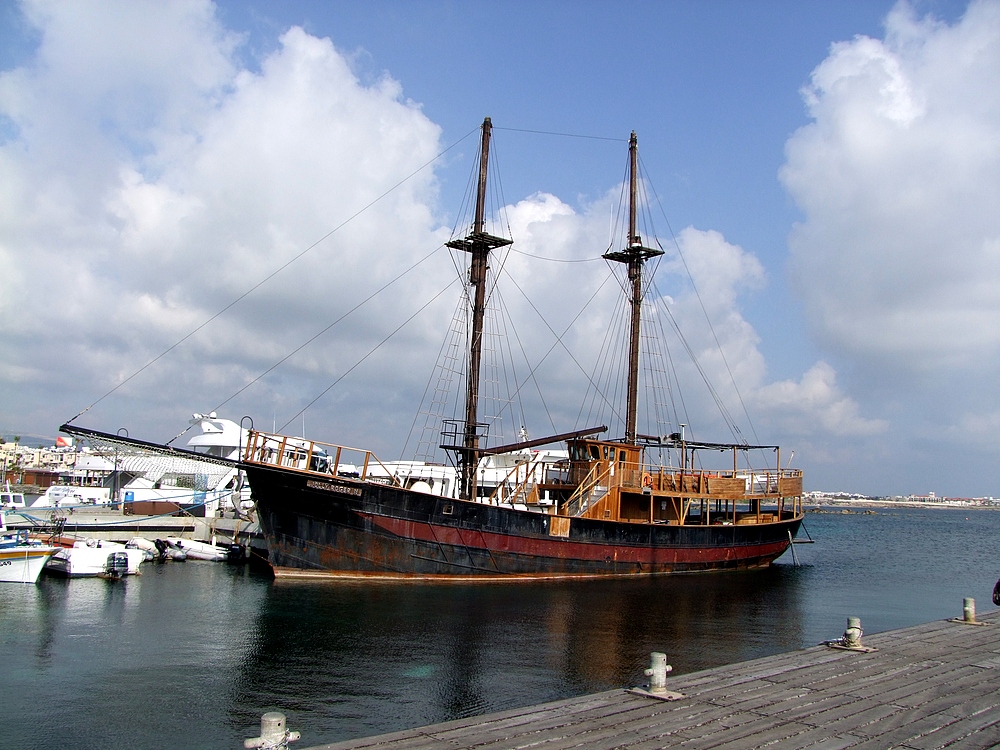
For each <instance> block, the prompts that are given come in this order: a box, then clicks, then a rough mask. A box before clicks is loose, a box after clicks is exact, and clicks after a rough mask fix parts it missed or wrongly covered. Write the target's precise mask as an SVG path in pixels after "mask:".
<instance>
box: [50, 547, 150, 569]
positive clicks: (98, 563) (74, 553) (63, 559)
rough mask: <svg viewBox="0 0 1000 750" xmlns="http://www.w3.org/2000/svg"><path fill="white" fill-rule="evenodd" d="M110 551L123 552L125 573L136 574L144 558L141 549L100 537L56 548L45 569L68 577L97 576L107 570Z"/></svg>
mask: <svg viewBox="0 0 1000 750" xmlns="http://www.w3.org/2000/svg"><path fill="white" fill-rule="evenodd" d="M112 552H123V553H125V556H126V558H127V559H128V566H127V568H126V573H125V575H130V576H134V575H138V573H139V565H140V564H141V563H142V562H143V561H144V560H145V559H146V557H145V553H144V552H143V551H142V550H141V549H131V548H129V547H126V546H125V545H124V544H119V543H118V542H105V541H103V540H100V539H80V540H77V541H76V542H74V543H73V546H72V547H66V548H63V549H60V550H57V551H56V553H55V554H54V555H52V557H51V558H50V559H49V561H48V563H46V565H45V570H46V571H48V572H49V573H53V574H55V575H61V576H66V577H68V578H84V577H88V576H90V577H93V576H99V575H101V574H102V573H105V572H107V564H108V556H109V555H110V554H111V553H112Z"/></svg>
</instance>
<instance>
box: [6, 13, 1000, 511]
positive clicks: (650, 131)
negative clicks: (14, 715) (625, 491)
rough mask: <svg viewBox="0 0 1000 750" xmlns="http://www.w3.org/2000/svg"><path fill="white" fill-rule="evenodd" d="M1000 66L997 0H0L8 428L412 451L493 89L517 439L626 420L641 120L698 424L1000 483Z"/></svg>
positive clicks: (826, 468)
mask: <svg viewBox="0 0 1000 750" xmlns="http://www.w3.org/2000/svg"><path fill="white" fill-rule="evenodd" d="M998 74H1000V2H997V1H994V0H979V1H976V2H972V3H966V2H946V1H945V0H913V1H912V2H909V3H905V2H903V3H893V2H879V1H878V0H865V1H864V2H850V1H849V0H845V1H842V2H823V1H821V0H812V1H811V2H783V1H782V0H773V1H772V2H767V3H749V2H742V1H740V2H737V1H736V0H732V1H727V0H718V1H717V2H712V3H703V2H683V1H677V2H616V3H610V2H568V1H567V2H562V1H559V0H548V1H543V2H496V3H477V2H445V1H444V0H441V1H440V2H431V1H430V0H424V1H422V2H391V1H388V0H384V1H379V0H375V1H373V2H351V1H350V0H342V1H341V2H337V3H320V2H295V1H294V0H290V1H289V2H281V3H278V2H265V1H263V0H259V1H256V2H255V1H250V2H219V3H214V4H213V3H211V2H206V1H204V0H186V1H183V2H142V1H140V0H136V1H134V2H87V1H81V2H75V3H63V2H53V1H49V0H32V1H30V2H20V3H15V2H5V3H2V4H0V434H4V435H6V436H7V437H8V439H9V438H10V436H12V435H15V434H16V435H21V436H35V437H46V438H53V439H54V437H55V435H56V433H57V431H58V427H59V425H61V424H62V423H64V422H66V421H67V420H70V419H71V418H74V417H75V419H76V421H75V424H79V425H82V426H85V427H92V428H94V429H98V430H103V431H107V432H115V431H116V430H119V429H122V428H124V429H125V430H127V431H128V433H129V434H130V435H131V436H132V437H138V438H142V439H145V440H152V441H156V442H162V441H165V440H168V439H170V438H172V437H174V436H175V435H176V434H177V433H179V432H181V431H182V430H183V429H184V428H185V427H186V426H187V421H188V419H189V418H190V415H191V413H193V412H206V411H209V410H213V409H215V410H217V411H218V412H219V414H220V415H221V416H228V417H230V418H233V419H236V420H239V419H240V418H241V417H242V416H244V415H246V416H249V417H251V418H252V419H253V420H254V424H255V425H256V426H257V427H260V428H271V427H281V426H282V425H283V424H285V423H287V422H290V424H289V426H288V427H287V430H288V431H291V432H296V433H305V434H307V435H308V436H309V437H311V438H314V439H318V440H326V441H331V442H336V443H341V444H347V445H354V446H360V447H365V448H372V449H373V450H375V452H376V453H377V454H378V455H379V456H382V457H385V458H386V459H393V458H398V457H407V456H406V455H405V452H406V451H407V450H409V449H410V448H411V445H412V442H413V439H414V438H413V436H414V425H416V424H418V420H419V415H418V412H420V411H421V409H422V407H421V404H422V403H426V399H424V395H425V392H432V391H433V387H431V388H430V391H428V384H429V383H432V378H434V377H436V375H435V372H436V371H435V370H434V369H433V368H434V363H435V361H436V360H437V357H438V352H439V351H441V350H442V343H443V342H444V341H445V340H446V335H447V332H448V330H449V328H450V326H451V325H452V316H453V313H454V311H455V309H456V305H457V304H458V303H459V300H460V295H461V285H460V283H459V282H458V278H459V277H460V276H461V274H460V273H456V267H455V261H454V259H453V258H452V257H451V256H449V255H448V254H447V252H446V251H445V250H443V249H442V247H441V246H442V243H443V242H444V241H446V240H447V239H448V238H449V237H450V236H452V233H453V231H454V230H455V228H456V226H457V228H458V233H459V234H461V233H463V232H464V231H466V230H467V225H463V224H462V222H463V221H464V220H465V219H464V218H463V216H464V215H463V213H462V210H461V209H462V206H463V201H464V200H465V196H466V190H467V187H468V184H469V179H470V174H471V173H472V170H473V169H474V167H475V162H476V158H477V151H478V137H479V136H478V132H479V131H478V128H479V126H480V124H481V123H482V121H483V118H484V117H487V116H488V117H490V118H491V120H492V123H493V126H494V133H493V136H494V137H493V142H492V154H493V156H494V157H495V159H496V165H495V167H494V166H492V165H491V169H493V170H494V171H493V173H492V174H493V175H494V179H495V185H496V186H498V188H499V190H498V191H497V192H496V193H494V194H493V195H492V197H491V204H490V205H491V206H492V207H493V210H491V213H490V220H491V222H492V224H491V226H495V227H496V228H497V231H500V232H502V233H504V234H508V233H509V234H510V236H511V237H512V239H513V240H514V245H513V248H514V249H513V251H512V252H509V253H507V254H505V255H503V256H502V262H501V259H500V258H498V260H497V262H496V263H495V264H494V265H495V266H496V267H495V268H494V272H495V273H497V276H498V289H502V290H503V291H502V297H500V296H499V295H500V292H499V291H498V292H497V294H498V297H497V300H500V299H502V305H503V309H504V310H505V311H506V313H507V315H509V319H510V321H512V325H513V326H516V329H517V334H516V337H515V338H514V339H513V340H514V341H515V342H516V343H515V345H514V347H513V348H514V349H516V350H517V351H516V353H517V354H518V355H519V356H523V360H524V364H522V365H521V366H520V367H521V369H520V375H519V376H518V379H517V382H518V383H521V382H522V380H523V379H524V376H525V374H526V373H527V372H529V371H530V372H531V373H532V376H533V377H532V378H531V379H530V381H531V382H530V383H527V382H526V383H525V385H524V387H523V388H522V389H521V390H520V391H519V392H518V393H519V396H520V397H523V398H524V400H525V404H524V411H523V414H522V413H519V414H518V415H517V416H516V417H512V419H510V420H508V421H507V425H506V427H505V430H506V432H505V433H504V434H505V435H506V437H507V438H508V439H509V438H512V437H513V433H512V430H513V429H515V425H513V424H512V421H514V422H517V421H523V422H524V426H525V427H526V429H527V430H528V432H529V434H531V435H532V436H533V437H534V436H540V435H544V434H551V433H552V432H564V431H568V430H572V429H578V428H581V427H589V426H591V425H590V424H589V423H588V424H583V423H582V422H583V421H586V420H587V419H588V418H590V417H591V416H592V415H591V413H590V412H589V411H588V409H587V407H586V406H585V404H586V403H587V401H586V398H587V396H586V395H585V394H586V393H587V389H588V386H589V384H590V383H591V382H594V381H595V378H594V376H593V375H592V374H588V372H587V371H588V368H590V369H593V368H594V367H595V366H599V363H600V362H601V361H602V360H601V359H600V357H601V355H600V349H601V344H602V342H603V341H604V340H605V338H606V333H607V331H608V330H610V328H611V323H612V322H613V321H614V320H616V318H615V312H614V311H615V309H616V305H618V304H619V302H620V299H618V301H616V298H620V296H621V295H620V290H619V289H618V287H617V283H615V282H614V280H613V279H611V277H610V273H611V272H610V270H609V268H608V265H607V264H606V263H604V261H602V260H600V256H601V254H602V253H603V252H605V251H606V250H607V249H608V248H609V247H610V246H612V245H613V243H614V242H615V238H614V237H613V236H612V235H611V234H610V233H609V226H611V217H612V216H613V215H614V211H615V207H616V205H617V201H618V198H619V196H620V193H621V183H622V179H623V175H624V166H625V162H626V149H627V139H628V136H629V133H630V132H631V131H633V130H634V131H635V132H636V133H637V137H638V139H639V153H640V158H641V165H642V170H643V177H644V182H643V186H644V189H645V191H646V194H647V195H648V196H650V198H651V205H650V209H649V217H650V218H651V221H652V227H651V228H649V227H646V225H645V224H644V225H643V226H644V229H643V232H644V233H647V234H648V233H649V232H653V233H654V234H655V237H656V238H658V239H659V241H660V242H661V243H662V245H663V247H664V250H665V255H664V256H663V258H662V259H661V261H660V262H659V263H658V264H657V266H656V269H655V275H654V276H653V284H652V285H651V286H650V289H649V290H648V292H647V302H648V303H650V306H651V308H655V309H656V310H658V311H659V313H660V314H661V315H666V316H667V319H668V320H673V321H674V322H675V323H676V324H677V326H678V327H679V328H680V329H681V330H682V331H684V336H685V339H684V341H685V342H686V345H684V344H681V343H680V342H679V341H678V340H676V339H675V340H674V341H673V342H672V343H668V347H669V350H668V351H669V354H668V355H665V358H662V357H661V360H660V361H659V362H660V363H659V364H658V365H657V364H656V362H657V360H656V359H655V357H654V358H652V359H650V358H647V359H646V360H645V362H646V367H647V369H651V370H652V371H656V370H657V368H658V367H659V368H661V369H663V370H664V371H666V370H671V371H672V372H673V373H674V374H675V375H676V380H677V381H678V384H679V385H678V388H677V393H676V394H674V395H672V396H671V397H670V398H671V399H675V400H674V401H673V402H672V403H674V405H675V408H676V404H677V403H681V404H682V406H681V407H680V408H679V409H678V411H677V414H678V415H680V416H678V417H677V419H676V420H675V421H679V420H680V419H683V420H685V423H686V424H687V425H688V428H687V429H688V430H689V431H690V434H693V435H695V436H696V437H697V438H698V439H701V440H720V441H723V442H726V441H729V440H732V439H734V438H733V434H734V433H733V432H732V431H731V430H730V428H729V427H728V426H727V419H726V418H725V417H724V415H729V417H730V418H731V420H732V421H733V422H735V423H737V425H738V433H737V434H738V435H740V436H742V437H745V438H747V439H749V440H750V441H751V442H760V443H764V444H768V445H771V444H780V445H781V446H782V464H783V465H790V466H792V467H798V468H801V469H803V470H804V472H805V486H806V488H807V489H822V490H829V491H833V490H843V491H852V492H862V493H865V494H872V495H884V494H910V493H917V494H924V493H927V492H936V493H937V494H940V495H949V496H985V495H993V496H1000V473H998V471H997V469H996V467H997V466H998V465H1000V463H998V459H1000V444H998V431H1000V393H998V384H1000V378H998V375H1000V211H998V210H997V206H998V205H1000V201H998V198H1000V88H998V87H997V86H996V81H997V80H998V77H1000V76H998ZM581 136H583V137H581ZM609 279H611V280H610V282H609ZM498 304H501V303H498ZM571 323H572V324H573V325H572V326H571ZM668 333H669V332H668ZM667 338H669V336H667ZM313 339H314V340H313ZM310 340H312V343H310V344H308V345H306V344H307V342H309V341H310ZM300 347H301V348H300ZM688 350H690V352H691V353H692V354H693V355H694V356H693V357H689V356H688ZM651 356H652V355H651ZM286 358H287V359H286ZM276 365H277V366H276ZM668 365H669V366H668ZM272 368H273V369H272ZM705 382H707V383H709V384H711V388H708V387H707V386H706V385H705ZM604 393H605V394H606V395H607V394H609V393H610V391H604ZM719 404H721V405H722V408H720V407H719ZM648 409H649V407H648V403H647V411H648ZM80 412H84V413H83V414H81V415H80V416H78V417H76V415H78V414H80ZM594 416H595V418H596V415H594ZM518 426H519V425H518ZM642 429H643V428H642V426H641V425H640V431H642ZM649 429H663V428H662V426H657V427H656V428H649ZM417 432H419V429H418V430H417ZM498 432H499V430H498ZM497 436H498V435H497ZM183 440H184V438H181V443H183ZM792 451H794V456H792Z"/></svg>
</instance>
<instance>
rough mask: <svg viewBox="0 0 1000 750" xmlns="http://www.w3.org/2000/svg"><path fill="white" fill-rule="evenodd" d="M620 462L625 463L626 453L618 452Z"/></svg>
mask: <svg viewBox="0 0 1000 750" xmlns="http://www.w3.org/2000/svg"><path fill="white" fill-rule="evenodd" d="M618 461H619V462H620V463H625V451H618Z"/></svg>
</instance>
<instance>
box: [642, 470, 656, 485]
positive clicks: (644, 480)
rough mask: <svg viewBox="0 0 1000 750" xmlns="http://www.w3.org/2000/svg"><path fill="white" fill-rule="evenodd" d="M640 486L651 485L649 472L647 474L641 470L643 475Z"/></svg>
mask: <svg viewBox="0 0 1000 750" xmlns="http://www.w3.org/2000/svg"><path fill="white" fill-rule="evenodd" d="M642 486H643V487H652V486H653V478H652V477H651V476H649V474H647V473H645V472H643V475H642Z"/></svg>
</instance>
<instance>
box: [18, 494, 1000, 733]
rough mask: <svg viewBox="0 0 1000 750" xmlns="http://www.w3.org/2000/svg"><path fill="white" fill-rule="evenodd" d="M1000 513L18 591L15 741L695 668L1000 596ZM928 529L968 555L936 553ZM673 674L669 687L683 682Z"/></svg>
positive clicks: (489, 704)
mask: <svg viewBox="0 0 1000 750" xmlns="http://www.w3.org/2000/svg"><path fill="white" fill-rule="evenodd" d="M998 519H1000V516H998V514H997V513H996V512H970V511H944V510H941V511H928V510H915V509H900V510H898V511H886V510H880V511H879V513H878V515H868V516H866V515H860V514H855V515H846V516H842V515H839V514H837V515H832V514H829V515H810V517H809V519H808V526H809V530H810V532H811V533H812V534H813V536H814V537H815V538H816V539H818V540H819V542H818V543H817V544H815V545H811V546H806V547H803V548H800V549H799V550H798V556H799V559H800V561H801V562H802V563H803V565H802V567H798V568H796V567H793V566H792V565H791V561H790V560H788V559H787V556H786V557H783V558H782V559H781V560H780V561H779V564H777V565H775V566H773V567H771V568H769V569H767V570H760V571H750V572H746V573H723V574H719V575H715V574H712V575H703V574H694V575H679V576H665V577H662V578H649V579H645V580H640V579H637V580H620V579H614V580H594V581H573V582H561V583H551V584H543V583H531V584H513V585H505V584H484V585H467V584H463V585H420V586H413V585H407V584H379V585H350V584H322V585H315V584H306V583H292V582H287V581H281V582H272V581H270V580H268V579H265V578H259V577H255V576H253V575H251V574H250V573H248V571H247V570H246V569H245V568H243V567H241V566H227V565H220V564H216V563H204V564H201V565H199V564H197V563H191V562H187V563H169V564H166V565H160V566H153V567H149V568H146V569H145V570H144V571H143V574H142V575H140V576H134V577H129V578H128V579H125V580H122V581H118V582H116V583H109V582H107V581H102V580H99V579H78V580H66V579H54V578H48V579H44V578H43V580H42V583H40V584H39V585H37V586H30V585H29V586H25V585H21V584H16V585H14V584H11V585H6V586H4V587H3V588H2V589H0V659H2V667H3V675H4V676H3V679H2V680H0V706H2V707H3V715H4V719H5V725H4V728H5V735H4V741H5V742H6V744H3V743H0V744H2V745H3V746H4V747H7V746H10V747H31V748H38V749H39V750H46V749H47V748H52V750H56V749H58V750H62V749H63V748H67V747H73V748H77V747H80V748H83V747H123V748H124V747H127V748H160V747H165V746H169V747H184V748H211V749H212V750H219V749H220V748H236V747H241V746H242V741H243V739H244V738H246V737H252V736H254V735H256V734H257V731H258V730H259V727H260V715H261V714H262V713H264V712H265V711H269V710H280V711H283V712H285V713H286V714H287V715H288V722H289V726H290V727H291V728H292V729H295V730H299V731H301V732H302V735H303V740H302V742H301V744H302V746H303V747H309V746H312V745H318V744H322V743H325V742H334V741H336V740H342V739H349V738H354V737H360V736H367V735H371V734H377V733H381V732H390V731H393V730H397V729H401V728H404V727H413V726H420V725H424V724H427V723H431V722H437V721H443V720H447V719H453V718H458V717H463V716H469V715H473V714H479V713H484V712H489V711H496V710H502V709H506V708H513V707H516V706H524V705H531V704H535V703H540V702H542V701H547V700H553V699H557V698H561V697H566V696H571V695H579V694H583V693H587V692H592V691H597V690H603V689H607V688H620V687H626V686H629V685H635V684H639V683H641V682H643V681H644V677H643V670H644V669H645V668H646V667H647V666H648V663H649V662H648V659H649V652H650V651H664V652H666V654H667V661H668V663H670V664H672V665H673V667H674V669H675V672H677V673H681V672H691V671H695V670H698V669H702V668H705V667H710V666H715V665H721V664H727V663H731V662H736V661H740V660H745V659H750V658H754V657H757V656H764V655H767V654H775V653H781V652H785V651H789V650H792V649H797V648H801V647H804V646H811V645H814V644H816V643H818V642H819V641H821V640H823V639H825V638H835V637H837V636H839V635H840V634H841V633H842V632H843V630H844V625H845V618H846V617H847V616H850V615H856V616H859V617H861V618H862V622H863V624H864V627H865V630H866V631H867V632H868V633H875V632H879V631H882V630H888V629H892V628H900V627H905V626H908V625H915V624H918V623H923V622H929V621H931V620H934V619H943V618H945V617H954V616H961V614H962V609H961V607H962V597H965V596H973V597H976V599H977V601H978V602H979V603H980V608H981V609H982V610H985V609H988V608H989V601H990V594H991V593H992V590H993V584H994V583H995V581H996V580H997V576H998V575H1000V568H998V566H997V562H996V561H997V560H1000V535H998V534H997V533H996V528H997V521H998ZM928 540H934V544H935V547H936V548H939V549H946V550H948V551H949V554H947V555H928V554H927V544H928ZM668 679H669V678H668Z"/></svg>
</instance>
